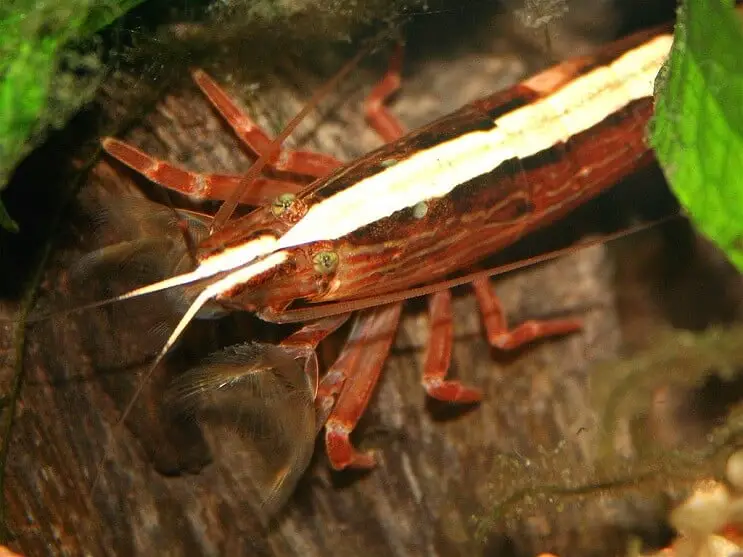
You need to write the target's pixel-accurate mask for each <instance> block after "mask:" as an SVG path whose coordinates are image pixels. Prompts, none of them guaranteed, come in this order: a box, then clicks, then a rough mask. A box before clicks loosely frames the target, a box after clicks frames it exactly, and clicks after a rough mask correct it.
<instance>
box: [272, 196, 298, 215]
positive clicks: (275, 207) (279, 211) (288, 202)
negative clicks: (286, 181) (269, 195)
mask: <svg viewBox="0 0 743 557" xmlns="http://www.w3.org/2000/svg"><path fill="white" fill-rule="evenodd" d="M296 200H297V196H296V195H294V194H293V193H282V194H281V195H280V196H278V197H277V198H276V199H274V200H273V202H272V203H271V212H272V213H273V216H275V217H280V216H281V215H283V214H284V213H285V212H286V211H287V210H288V209H289V207H291V206H292V204H293V203H294V202H295V201H296Z"/></svg>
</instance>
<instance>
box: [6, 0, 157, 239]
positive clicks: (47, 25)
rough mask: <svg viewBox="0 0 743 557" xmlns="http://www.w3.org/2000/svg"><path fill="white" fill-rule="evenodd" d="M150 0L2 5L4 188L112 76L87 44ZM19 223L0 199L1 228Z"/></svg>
mask: <svg viewBox="0 0 743 557" xmlns="http://www.w3.org/2000/svg"><path fill="white" fill-rule="evenodd" d="M143 1H144V0H103V1H101V0H54V1H50V0H47V1H38V0H15V1H11V2H8V3H0V190H2V189H3V188H4V187H5V185H6V184H7V181H8V179H9V177H10V174H11V172H12V171H13V169H14V168H15V166H16V165H17V164H18V163H19V162H20V161H21V159H22V158H23V157H24V156H26V154H28V152H30V151H31V149H32V148H33V147H34V146H36V145H37V144H38V143H39V142H41V141H42V140H43V138H44V136H45V133H46V132H47V130H48V129H50V128H60V127H62V126H63V125H64V124H65V123H66V122H67V120H68V119H69V118H70V117H71V116H72V115H73V114H74V113H75V112H76V111H77V110H78V109H79V108H80V107H81V106H82V105H83V104H85V103H86V102H88V100H90V99H91V98H92V96H93V94H94V92H95V90H96V88H97V85H98V83H99V82H100V80H101V79H102V77H103V75H104V71H103V70H104V68H103V66H102V64H101V63H100V60H99V59H98V56H97V52H96V50H95V42H94V41H89V42H88V43H86V44H83V41H85V40H86V39H88V40H89V39H90V37H91V35H92V34H93V33H95V32H97V31H98V30H100V29H101V28H102V27H104V26H106V25H108V24H110V23H111V22H112V21H114V20H115V19H116V18H118V17H119V16H120V15H122V14H123V13H125V12H126V11H127V10H129V9H131V8H132V7H134V6H136V5H137V4H140V3H141V2H143ZM13 225H14V223H13V221H12V220H11V219H10V216H9V215H8V214H7V212H6V211H5V209H4V207H3V206H2V202H0V226H2V227H5V228H9V229H12V228H13Z"/></svg>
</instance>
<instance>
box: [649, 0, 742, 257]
mask: <svg viewBox="0 0 743 557" xmlns="http://www.w3.org/2000/svg"><path fill="white" fill-rule="evenodd" d="M742 45H743V19H741V15H740V14H739V13H738V12H736V10H735V9H734V7H733V2H732V0H685V2H684V4H683V6H682V7H681V8H680V9H679V15H678V21H677V24H676V35H675V40H674V46H673V49H672V52H671V55H670V58H669V60H668V62H667V63H666V66H665V68H664V69H663V71H661V74H660V75H659V78H658V81H657V83H656V108H655V117H654V119H653V121H652V123H651V144H652V146H653V148H654V149H655V152H656V155H657V157H658V160H659V161H660V163H661V166H662V167H663V170H664V172H665V174H666V177H667V178H668V181H669V183H670V184H671V187H672V188H673V190H674V192H675V194H676V196H677V197H678V199H679V201H680V202H681V204H682V205H683V207H684V208H685V209H686V211H687V213H688V214H689V215H690V217H691V218H692V220H693V221H694V222H695V224H696V226H697V228H698V229H699V230H700V231H701V232H703V233H704V234H705V235H706V236H707V237H709V238H710V239H711V240H712V241H713V242H715V243H716V244H717V245H718V246H720V247H721V248H722V249H723V250H724V251H725V253H726V254H727V255H728V257H729V258H730V259H731V260H732V261H733V263H734V264H735V265H736V266H737V267H738V269H739V270H743V55H741V52H742V51H741V47H742Z"/></svg>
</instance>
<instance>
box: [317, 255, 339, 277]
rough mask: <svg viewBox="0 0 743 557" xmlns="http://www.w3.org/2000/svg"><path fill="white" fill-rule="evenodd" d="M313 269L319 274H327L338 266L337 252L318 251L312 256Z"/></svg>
mask: <svg viewBox="0 0 743 557" xmlns="http://www.w3.org/2000/svg"><path fill="white" fill-rule="evenodd" d="M312 264H313V266H314V267H315V271H317V272H318V273H320V274H321V275H328V274H330V273H332V272H333V271H335V269H336V268H337V267H338V254H337V253H335V252H334V251H318V252H317V253H316V254H315V255H313V256H312Z"/></svg>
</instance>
